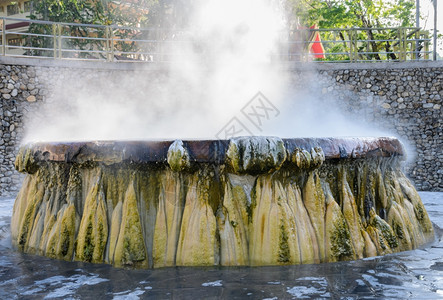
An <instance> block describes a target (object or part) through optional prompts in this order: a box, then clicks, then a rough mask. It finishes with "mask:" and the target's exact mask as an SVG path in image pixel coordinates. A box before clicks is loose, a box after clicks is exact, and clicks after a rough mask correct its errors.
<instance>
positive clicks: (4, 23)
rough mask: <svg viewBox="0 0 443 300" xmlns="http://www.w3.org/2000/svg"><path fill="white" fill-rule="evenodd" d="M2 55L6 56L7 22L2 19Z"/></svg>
mask: <svg viewBox="0 0 443 300" xmlns="http://www.w3.org/2000/svg"><path fill="white" fill-rule="evenodd" d="M2 55H6V20H5V19H3V18H2Z"/></svg>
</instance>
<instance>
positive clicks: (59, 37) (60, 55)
mask: <svg viewBox="0 0 443 300" xmlns="http://www.w3.org/2000/svg"><path fill="white" fill-rule="evenodd" d="M57 27H58V58H60V59H61V58H62V24H57Z"/></svg>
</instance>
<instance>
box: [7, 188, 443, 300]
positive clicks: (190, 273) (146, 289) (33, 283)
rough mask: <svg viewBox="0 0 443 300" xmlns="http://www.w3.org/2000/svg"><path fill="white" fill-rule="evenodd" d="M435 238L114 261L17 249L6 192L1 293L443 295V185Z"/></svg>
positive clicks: (434, 216) (430, 206) (436, 200)
mask: <svg viewBox="0 0 443 300" xmlns="http://www.w3.org/2000/svg"><path fill="white" fill-rule="evenodd" d="M420 195H421V197H422V200H423V202H424V204H425V206H426V209H427V211H428V213H429V216H430V218H431V220H432V222H433V223H434V224H435V225H436V232H437V235H438V237H437V239H436V241H435V242H434V243H432V244H431V245H427V246H426V247H424V248H422V249H417V250H413V251H407V252H402V253H397V254H392V255H387V256H384V257H374V258H368V259H363V260H358V261H351V262H339V263H328V264H317V265H297V266H285V267H207V268H164V269H156V270H126V269H116V268H113V267H111V266H108V265H93V264H88V263H81V262H64V261H58V260H52V259H48V258H44V257H39V256H32V255H26V254H21V253H18V252H16V251H14V250H13V249H11V242H10V230H9V224H10V216H11V214H12V206H13V202H14V200H13V199H0V299H57V298H59V299H91V298H94V299H97V300H98V299H145V298H152V299H219V298H222V299H223V298H229V299H237V298H241V299H439V298H442V299H443V242H442V241H441V235H442V230H440V229H439V228H443V193H429V192H422V193H420Z"/></svg>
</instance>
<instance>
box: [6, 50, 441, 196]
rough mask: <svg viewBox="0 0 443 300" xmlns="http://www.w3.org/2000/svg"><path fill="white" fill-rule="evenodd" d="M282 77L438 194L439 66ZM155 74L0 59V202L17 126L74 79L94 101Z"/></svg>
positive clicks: (12, 176)
mask: <svg viewBox="0 0 443 300" xmlns="http://www.w3.org/2000/svg"><path fill="white" fill-rule="evenodd" d="M313 66H315V69H312V67H313ZM288 69H289V70H290V72H291V74H293V77H294V81H293V85H294V86H297V85H301V86H304V87H305V86H306V85H309V84H307V83H306V80H307V79H308V80H311V81H315V82H316V84H315V89H314V90H316V91H317V92H318V93H319V96H320V95H327V96H328V97H327V98H328V99H335V103H336V105H338V106H340V107H341V109H342V110H343V111H347V112H350V115H352V116H351V117H354V118H363V119H366V120H367V121H368V122H371V123H373V124H375V126H378V127H379V128H382V129H385V130H387V131H389V132H392V133H393V134H394V135H396V136H398V137H400V138H402V139H403V140H406V141H408V144H409V145H410V146H411V147H412V148H413V149H414V152H416V153H417V155H416V156H415V157H414V158H413V159H412V160H411V162H410V163H409V164H408V165H407V168H406V171H407V175H408V176H409V177H410V178H411V179H412V181H413V182H414V183H415V185H416V187H417V188H418V189H419V190H435V191H443V154H442V152H443V149H442V148H443V142H442V140H443V129H442V118H443V116H442V108H441V105H442V98H443V87H442V84H443V63H441V62H438V63H437V62H429V63H412V62H411V63H403V64H395V63H390V64H384V63H383V64H324V65H322V64H318V65H313V64H310V65H309V67H307V65H302V66H297V67H296V68H294V67H289V68H288ZM163 71H164V69H162V67H161V66H155V65H145V64H143V66H142V64H137V63H134V64H131V63H100V62H79V61H76V62H71V61H56V60H40V59H20V58H11V57H1V58H0V76H1V82H0V93H1V99H0V116H1V127H0V196H6V195H14V194H16V193H17V191H18V188H19V185H20V182H21V179H22V177H21V175H20V174H18V173H17V172H16V171H15V169H14V160H15V154H16V153H17V150H18V147H19V144H20V141H21V140H22V139H23V136H24V126H25V125H24V124H27V123H28V122H27V120H28V119H29V118H31V117H35V116H36V115H38V113H39V112H38V110H37V108H39V107H41V106H42V105H57V101H58V100H57V99H60V97H66V94H69V92H68V93H66V91H67V90H68V91H77V90H79V89H81V88H82V87H81V86H79V84H80V82H81V81H79V80H78V78H87V80H88V82H90V83H91V84H90V87H89V88H90V89H89V90H88V91H84V90H83V92H84V93H86V94H87V93H100V92H101V91H94V90H93V88H94V81H97V82H99V81H102V80H104V79H106V78H113V79H112V80H113V82H110V83H109V84H114V85H118V84H119V83H118V81H119V76H123V75H127V74H132V76H145V77H147V78H148V77H149V76H151V77H150V79H151V80H146V81H147V82H151V83H152V82H156V80H158V77H159V74H164V72H163ZM307 73H310V74H311V75H312V76H306V74H307ZM122 74H123V75H122ZM121 78H123V77H121ZM313 78H314V80H313ZM130 85H131V83H130V82H126V83H125V85H123V86H124V89H128V90H131V91H134V90H137V89H138V90H143V88H146V87H143V86H130ZM310 85H311V86H312V84H310ZM151 87H152V85H151ZM122 89H123V87H122ZM60 91H64V92H63V93H61V92H60Z"/></svg>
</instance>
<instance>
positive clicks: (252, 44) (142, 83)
mask: <svg viewBox="0 0 443 300" xmlns="http://www.w3.org/2000/svg"><path fill="white" fill-rule="evenodd" d="M196 7H198V9H197V10H196V11H194V13H193V15H192V17H191V18H190V20H192V21H191V24H190V25H189V30H188V31H187V32H188V33H187V34H184V35H183V36H182V37H180V38H182V39H184V40H188V41H189V40H190V41H192V42H185V43H181V44H180V47H179V50H180V56H179V57H178V56H175V57H173V60H172V61H171V63H170V64H168V66H167V68H166V66H163V70H161V71H158V68H157V70H154V69H155V68H156V66H152V65H150V64H146V65H145V67H146V69H144V70H140V72H134V71H129V72H124V71H112V72H111V71H97V72H92V73H90V74H88V75H87V76H84V72H85V71H84V70H80V71H72V72H73V74H74V78H76V80H75V81H74V82H72V80H70V81H68V79H67V78H72V74H68V73H70V72H71V71H68V70H67V71H66V72H61V73H60V74H53V75H54V78H50V79H48V82H49V81H55V82H56V83H55V88H54V90H53V91H52V93H51V95H50V96H49V97H48V101H47V103H45V105H42V106H41V109H40V110H39V111H38V112H37V113H36V114H35V117H33V118H32V119H31V120H30V121H29V123H28V132H27V135H26V137H25V141H35V140H39V141H48V140H49V141H67V140H111V139H119V140H128V139H175V138H183V139H185V138H189V139H196V138H209V139H213V138H220V137H217V136H216V134H217V133H218V132H220V130H221V129H222V128H223V127H224V126H225V125H226V124H227V123H228V122H229V121H230V120H232V118H234V117H236V118H238V119H239V120H240V121H241V122H242V124H243V125H245V127H247V128H248V129H249V131H250V132H251V133H252V134H255V135H276V136H280V137H296V136H338V135H341V136H343V135H374V134H373V131H370V132H368V131H365V130H363V127H359V126H357V125H356V123H355V122H354V123H353V124H352V125H351V126H349V125H350V124H349V122H347V121H344V120H345V119H344V118H343V117H342V115H341V114H340V113H339V112H338V111H336V110H334V109H333V107H334V105H333V104H332V102H331V105H327V104H325V103H323V102H321V101H319V100H318V99H317V98H316V96H315V93H310V92H309V91H300V90H294V89H293V88H290V86H291V84H290V77H289V72H287V71H285V70H284V69H285V68H284V65H283V64H282V63H281V62H280V60H279V54H280V53H281V49H282V48H281V47H282V45H281V44H279V41H280V40H282V39H283V38H285V37H286V34H285V21H284V18H283V17H282V16H283V14H282V13H281V11H280V9H279V8H278V7H277V6H276V5H273V6H272V5H271V4H270V3H269V1H266V0H225V1H217V0H210V1H207V0H201V1H200V5H196ZM167 50H171V51H172V49H167ZM175 50H176V49H175ZM150 70H152V71H150ZM75 76H77V77H75ZM64 78H66V79H64ZM312 82H315V79H314V80H313V81H311V83H310V84H312ZM314 90H315V89H314ZM257 92H262V93H263V95H265V96H266V98H267V99H269V101H270V102H271V103H272V105H274V106H275V107H276V108H278V110H279V114H278V116H276V117H275V118H269V119H267V120H266V122H264V123H263V124H261V126H260V127H259V128H258V127H257V126H253V125H251V124H250V123H247V122H248V120H246V119H245V118H244V114H242V113H241V110H242V108H244V107H245V105H246V104H247V103H248V102H249V101H250V100H251V98H252V97H253V96H254V95H256V94H257ZM371 133H372V134H371ZM243 135H245V134H243Z"/></svg>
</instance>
